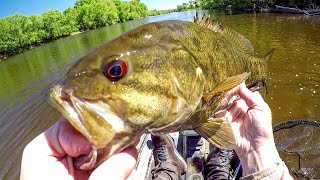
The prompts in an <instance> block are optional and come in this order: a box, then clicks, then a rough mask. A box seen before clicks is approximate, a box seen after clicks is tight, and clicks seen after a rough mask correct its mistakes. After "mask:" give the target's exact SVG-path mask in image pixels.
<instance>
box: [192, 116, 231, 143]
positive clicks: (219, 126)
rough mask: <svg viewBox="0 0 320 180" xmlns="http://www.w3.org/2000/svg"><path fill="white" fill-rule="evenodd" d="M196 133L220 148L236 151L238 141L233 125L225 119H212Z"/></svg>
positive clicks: (197, 129)
mask: <svg viewBox="0 0 320 180" xmlns="http://www.w3.org/2000/svg"><path fill="white" fill-rule="evenodd" d="M195 131H196V132H197V133H199V134H200V135H201V136H202V137H204V138H205V139H206V140H207V141H209V142H210V143H212V144H213V145H215V146H216V147H218V148H221V149H235V146H236V140H235V137H234V135H233V132H232V129H231V123H230V122H229V121H228V120H226V119H224V118H210V119H208V121H207V122H205V123H204V124H202V125H201V126H199V127H198V128H196V129H195Z"/></svg>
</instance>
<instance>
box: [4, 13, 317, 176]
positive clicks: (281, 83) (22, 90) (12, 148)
mask: <svg viewBox="0 0 320 180" xmlns="http://www.w3.org/2000/svg"><path fill="white" fill-rule="evenodd" d="M202 13H203V12H202ZM206 14H210V15H211V16H212V17H216V18H217V19H218V20H219V21H220V22H221V23H222V24H223V25H226V26H229V27H231V28H233V29H235V30H236V31H238V32H240V33H241V34H243V35H244V36H246V37H247V38H248V39H249V40H250V41H251V42H252V44H253V46H254V49H255V55H256V56H258V57H263V56H264V55H265V54H266V53H267V52H269V51H270V50H271V49H272V48H275V50H276V51H275V53H274V55H273V57H272V60H271V61H270V63H269V71H270V80H269V82H268V85H269V93H268V94H267V95H266V97H265V99H266V101H267V102H268V104H269V105H270V107H271V110H272V112H273V124H277V123H280V122H283V121H286V120H291V119H314V120H320V111H319V110H318V109H319V107H320V72H319V70H320V45H319V42H320V17H308V16H304V15H291V14H290V15H287V14H242V13H239V14H236V13H233V14H232V15H231V14H229V13H225V12H224V11H212V12H208V11H206ZM194 15H195V11H188V12H180V13H170V14H166V15H159V16H154V17H148V18H144V19H140V20H135V21H130V22H125V23H121V24H116V25H112V26H109V27H105V28H101V29H96V30H92V31H89V32H85V33H82V34H78V35H74V36H70V37H66V38H63V39H59V40H56V41H53V42H51V43H48V44H45V45H43V46H40V47H36V48H34V49H31V50H29V51H26V52H24V53H21V54H18V55H16V56H13V57H10V58H8V59H7V60H5V61H1V62H0V78H1V80H0V149H1V156H0V179H18V178H19V171H20V162H21V155H22V151H23V148H24V146H25V145H26V144H27V143H28V142H29V141H31V140H32V139H33V138H34V137H35V136H37V135H38V134H40V133H41V132H42V131H44V130H45V129H47V128H48V127H49V126H51V125H52V124H53V123H55V122H56V121H57V120H58V119H59V118H60V114H59V113H58V112H57V111H55V110H54V109H53V108H51V107H50V106H49V105H48V104H47V103H46V102H45V100H44V97H45V92H46V91H47V90H48V88H49V87H50V85H52V84H54V83H56V82H57V81H59V79H61V78H62V77H63V76H64V74H65V73H66V72H67V70H68V69H69V67H70V65H71V64H72V63H73V62H74V61H76V60H77V59H79V58H80V57H81V56H83V55H85V54H86V53H88V52H89V51H91V50H92V49H94V48H96V47H98V46H100V45H101V44H103V43H105V42H107V41H109V40H111V39H112V38H114V37H116V36H117V35H120V34H121V33H123V32H125V31H126V30H128V29H131V28H133V27H136V26H139V25H142V24H145V23H149V22H154V21H161V20H169V19H178V20H186V21H192V20H193V16H194Z"/></svg>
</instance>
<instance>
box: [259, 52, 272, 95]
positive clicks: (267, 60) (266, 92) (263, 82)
mask: <svg viewBox="0 0 320 180" xmlns="http://www.w3.org/2000/svg"><path fill="white" fill-rule="evenodd" d="M274 51H275V49H274V48H273V49H271V50H270V51H269V52H268V53H267V54H266V55H265V56H264V58H263V59H264V60H265V61H266V62H267V63H266V65H267V66H268V64H269V62H270V59H271V57H272V55H273V53H274ZM267 68H268V67H267ZM268 76H269V75H268ZM268 79H269V77H268V78H267V79H265V80H262V81H261V82H262V87H263V89H264V96H266V94H268V85H267V80H268Z"/></svg>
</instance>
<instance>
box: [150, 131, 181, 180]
mask: <svg viewBox="0 0 320 180" xmlns="http://www.w3.org/2000/svg"><path fill="white" fill-rule="evenodd" d="M151 139H152V142H153V146H154V148H153V156H154V163H155V168H154V169H153V170H152V179H156V180H178V179H180V177H181V175H183V174H184V173H185V172H186V169H187V165H186V163H185V161H184V159H183V158H182V156H181V155H180V154H179V153H178V151H177V150H176V148H175V145H174V142H173V139H172V138H171V137H170V135H159V136H153V135H152V136H151Z"/></svg>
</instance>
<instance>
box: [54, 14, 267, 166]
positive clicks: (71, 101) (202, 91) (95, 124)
mask: <svg viewBox="0 0 320 180" xmlns="http://www.w3.org/2000/svg"><path fill="white" fill-rule="evenodd" d="M195 22H196V23H191V22H184V21H161V22H155V23H150V24H146V25H143V26H140V27H138V28H135V29H133V30H130V31H128V32H126V33H124V34H123V35H121V36H119V37H117V38H115V39H114V40H112V41H110V42H108V43H106V44H105V45H102V46H101V47H99V48H97V49H95V50H94V51H92V52H91V53H89V54H87V55H86V56H84V57H83V58H81V59H80V60H79V61H78V62H77V63H76V64H75V65H74V66H73V67H72V68H71V69H70V71H69V72H68V74H67V76H66V79H65V80H64V81H63V83H61V84H59V85H56V86H55V87H53V88H52V90H51V91H50V93H49V97H50V98H49V102H50V104H51V105H52V106H54V107H55V108H56V109H58V110H59V111H60V112H61V113H62V115H63V116H65V117H66V118H67V119H68V120H69V121H70V123H71V124H72V125H73V126H74V127H75V128H76V129H77V130H78V131H79V132H81V133H82V134H83V135H84V136H85V137H86V138H87V139H88V140H89V141H90V142H91V143H92V145H93V147H94V151H93V152H92V153H91V154H90V155H89V156H88V158H87V160H86V162H83V159H82V160H79V161H78V162H77V161H75V164H76V166H77V167H78V168H81V169H90V168H92V167H96V166H97V165H99V164H101V163H102V162H103V161H104V160H105V159H107V158H108V157H110V156H111V155H112V154H114V153H116V152H119V151H120V150H122V149H123V148H125V147H127V146H129V145H130V144H132V143H133V142H134V141H135V140H137V139H139V137H140V136H141V135H142V134H143V133H153V134H157V133H168V132H173V131H177V130H184V129H195V130H196V131H197V132H199V133H200V134H201V135H203V136H204V137H206V138H207V139H209V140H210V139H214V140H213V141H210V142H212V143H215V144H216V145H217V146H218V147H224V146H228V144H226V143H223V140H221V138H219V137H220V136H225V139H226V142H228V141H229V140H230V143H234V139H232V138H234V137H233V134H232V132H231V128H230V124H228V123H227V122H226V121H224V120H223V119H215V118H213V119H212V118H210V116H211V115H213V113H214V112H216V111H218V110H221V109H223V108H225V107H226V106H227V105H228V103H229V100H230V99H231V97H232V96H233V95H234V94H232V93H230V92H231V90H232V89H234V88H235V87H236V86H237V85H239V84H240V83H241V82H244V81H246V80H247V79H248V81H247V83H248V84H253V83H258V82H263V83H264V82H265V81H266V79H267V70H266V68H267V67H266V61H265V60H263V59H258V58H255V57H253V56H252V55H251V54H252V52H250V50H251V48H252V47H251V46H250V43H248V42H249V41H247V40H246V39H245V38H244V37H243V36H241V35H240V34H237V33H236V32H233V31H231V30H228V29H227V28H223V27H222V26H221V25H220V24H218V23H214V21H209V20H208V18H207V19H203V20H201V21H195ZM250 73H251V75H250ZM211 122H215V123H211ZM207 129H212V130H211V132H210V133H208V132H207V131H208V130H207ZM221 133H222V134H221ZM229 148H230V146H229Z"/></svg>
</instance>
